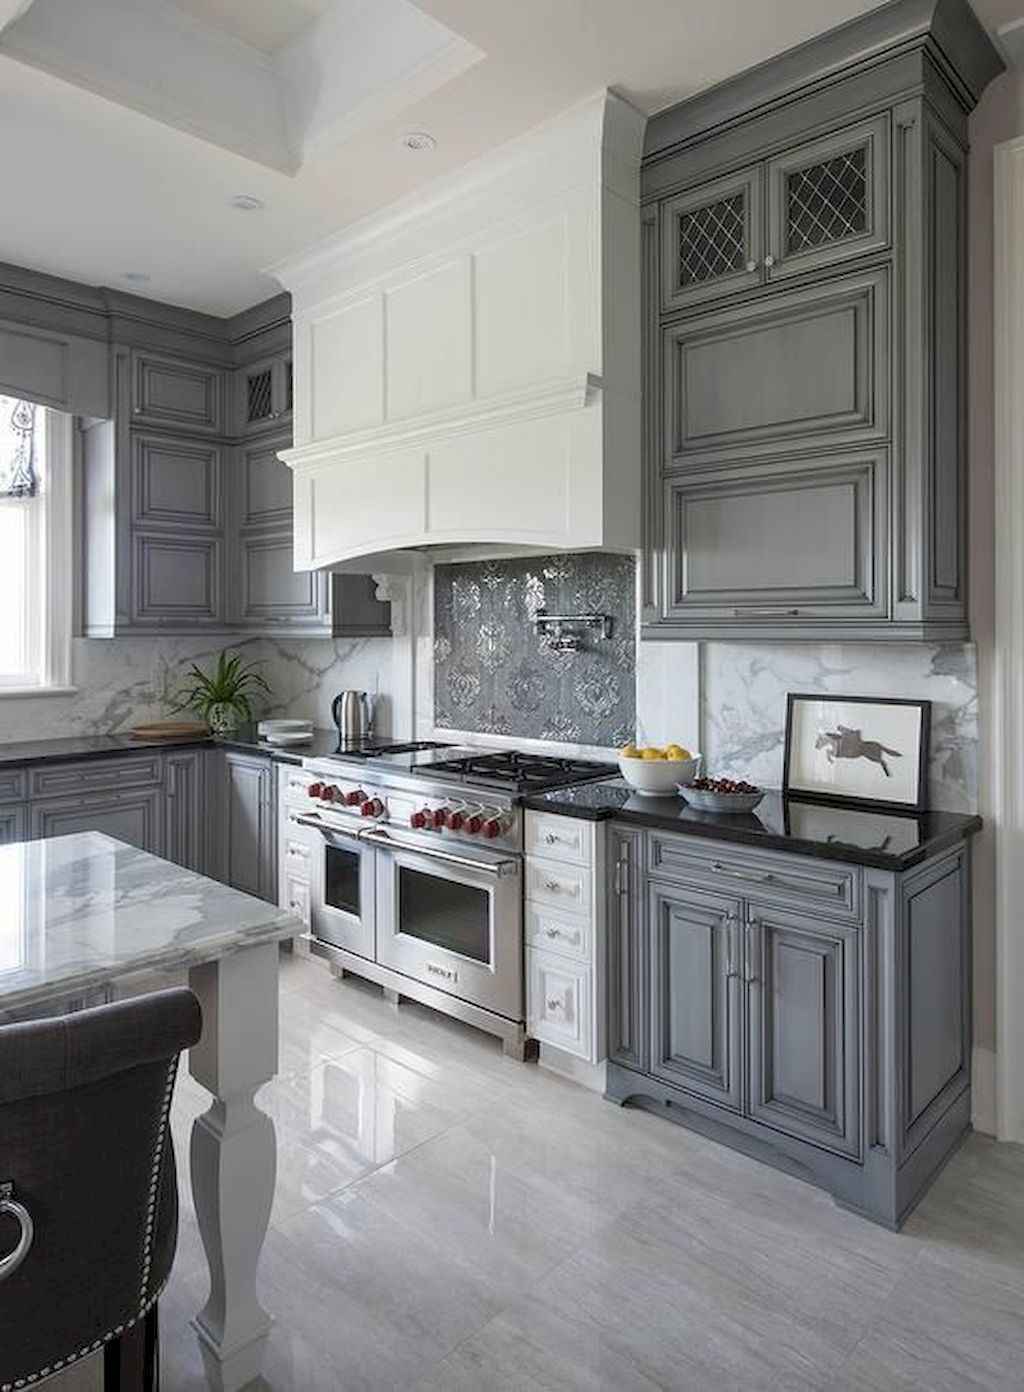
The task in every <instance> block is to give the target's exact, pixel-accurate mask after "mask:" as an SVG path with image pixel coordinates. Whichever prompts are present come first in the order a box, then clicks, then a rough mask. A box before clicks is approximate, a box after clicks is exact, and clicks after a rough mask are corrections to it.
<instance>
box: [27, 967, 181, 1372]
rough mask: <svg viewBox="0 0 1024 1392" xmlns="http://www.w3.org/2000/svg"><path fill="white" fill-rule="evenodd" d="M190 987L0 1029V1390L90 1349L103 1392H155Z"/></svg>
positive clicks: (171, 1243) (172, 1238)
mask: <svg viewBox="0 0 1024 1392" xmlns="http://www.w3.org/2000/svg"><path fill="white" fill-rule="evenodd" d="M201 1026H202V1016H201V1013H200V1009H199V1002H198V1001H197V1000H196V998H195V996H194V995H193V994H192V992H191V991H187V990H172V991H158V992H156V993H154V994H152V995H146V996H137V997H135V998H134V999H132V1000H127V1001H123V1002H118V1003H116V1004H114V1005H102V1006H99V1007H98V1008H97V1009H95V1010H83V1011H80V1012H78V1013H77V1014H73V1015H64V1016H60V1017H57V1018H53V1019H45V1020H36V1021H32V1022H30V1023H26V1024H13V1025H5V1026H3V1027H0V1392H22V1389H25V1388H31V1387H35V1386H37V1385H38V1384H39V1383H41V1382H44V1381H45V1380H46V1379H47V1378H49V1377H51V1376H52V1375H53V1374H54V1373H58V1372H61V1371H62V1370H63V1369H65V1368H67V1367H69V1366H70V1365H71V1364H73V1363H76V1362H77V1361H78V1360H79V1359H82V1358H85V1357H88V1356H89V1355H90V1354H92V1353H94V1352H97V1351H98V1350H99V1349H103V1350H104V1388H105V1392H141V1389H145V1390H146V1392H150V1389H155V1388H156V1387H157V1386H158V1383H159V1358H158V1349H157V1337H156V1334H157V1329H156V1308H157V1299H158V1297H159V1295H160V1292H161V1290H162V1289H163V1286H164V1283H165V1282H166V1280H167V1277H168V1275H169V1274H170V1269H171V1263H172V1261H173V1259H174V1249H175V1245H176V1243H177V1237H178V1185H177V1176H176V1172H175V1165H174V1151H173V1147H172V1145H171V1139H170V1131H169V1127H168V1114H169V1112H170V1106H171V1096H172V1093H173V1091H174V1079H175V1074H176V1072H177V1067H178V1056H179V1054H180V1053H181V1051H182V1049H187V1048H189V1047H190V1046H191V1045H193V1044H194V1043H195V1042H196V1041H197V1040H198V1038H199V1034H200V1030H201Z"/></svg>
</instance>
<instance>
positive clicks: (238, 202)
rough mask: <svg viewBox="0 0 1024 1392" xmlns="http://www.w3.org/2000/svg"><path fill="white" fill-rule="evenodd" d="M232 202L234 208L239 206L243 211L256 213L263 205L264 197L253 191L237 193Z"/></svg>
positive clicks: (240, 210)
mask: <svg viewBox="0 0 1024 1392" xmlns="http://www.w3.org/2000/svg"><path fill="white" fill-rule="evenodd" d="M230 202H231V206H232V208H237V209H238V211H239V212H241V213H255V212H258V211H259V209H260V208H262V207H263V199H262V198H257V197H256V195H255V194H252V193H236V194H235V196H234V197H233V198H232V199H231V200H230Z"/></svg>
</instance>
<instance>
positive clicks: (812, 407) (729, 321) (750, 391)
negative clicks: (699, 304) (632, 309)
mask: <svg viewBox="0 0 1024 1392" xmlns="http://www.w3.org/2000/svg"><path fill="white" fill-rule="evenodd" d="M663 360H664V373H665V381H664V407H663V409H664V412H665V462H666V465H667V467H669V468H681V467H684V466H687V467H688V466H691V465H697V464H716V463H718V462H720V461H722V460H724V459H726V458H750V457H751V456H753V455H754V454H758V455H761V454H770V453H790V452H792V451H794V450H796V449H801V450H807V451H811V450H814V449H824V448H829V449H831V448H833V447H835V446H839V445H855V444H864V443H865V442H876V441H879V440H882V439H884V438H885V437H886V436H887V435H888V433H889V363H890V350H889V273H888V271H887V270H885V269H884V268H881V269H878V270H872V271H863V272H860V273H858V274H853V275H848V276H845V277H844V278H843V279H841V280H830V281H825V282H823V283H819V284H815V285H810V286H801V287H799V288H796V287H791V288H789V289H787V290H785V291H782V292H780V293H779V294H777V295H773V296H770V297H768V298H766V299H760V300H757V301H754V302H753V303H748V304H742V305H732V306H730V307H729V308H728V309H716V310H714V311H713V312H708V313H702V314H695V315H691V316H690V317H689V318H687V319H686V320H684V321H683V322H682V323H677V324H673V325H672V326H671V327H670V328H667V329H665V330H664V334H663Z"/></svg>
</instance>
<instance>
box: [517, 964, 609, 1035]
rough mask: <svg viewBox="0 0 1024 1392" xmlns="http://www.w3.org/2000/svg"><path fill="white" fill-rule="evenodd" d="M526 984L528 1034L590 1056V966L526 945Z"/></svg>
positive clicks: (591, 1024)
mask: <svg viewBox="0 0 1024 1392" xmlns="http://www.w3.org/2000/svg"><path fill="white" fill-rule="evenodd" d="M526 983H527V984H526V1016H527V1021H526V1023H527V1030H528V1032H529V1033H530V1035H532V1037H533V1038H534V1039H539V1040H542V1041H543V1042H544V1043H545V1044H553V1045H555V1047H556V1048H558V1049H564V1050H565V1051H566V1052H567V1053H570V1054H576V1055H577V1056H578V1057H579V1058H585V1059H590V1056H591V1052H592V1049H591V1034H592V1026H593V1019H592V1007H591V992H590V968H589V967H586V966H580V965H576V964H574V963H573V962H570V961H569V960H568V959H567V958H565V957H558V956H556V955H555V954H554V953H550V952H541V951H538V950H537V949H536V948H528V949H527V953H526ZM591 1061H592V1062H593V1060H591Z"/></svg>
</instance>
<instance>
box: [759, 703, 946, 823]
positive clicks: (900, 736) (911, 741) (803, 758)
mask: <svg viewBox="0 0 1024 1392" xmlns="http://www.w3.org/2000/svg"><path fill="white" fill-rule="evenodd" d="M930 734H931V702H930V701H912V700H905V699H903V698H898V697H886V696H838V695H833V694H832V693H828V692H820V691H815V692H789V694H788V695H787V697H786V742H785V751H784V754H783V766H782V791H783V794H784V795H785V796H787V797H788V796H790V795H791V794H792V795H793V796H799V797H800V798H802V799H805V800H807V799H811V800H818V801H822V802H842V803H849V804H855V805H857V806H863V807H874V808H876V809H883V810H888V811H902V812H921V811H923V810H924V807H925V805H926V801H925V800H926V794H927V778H928V744H929V738H930Z"/></svg>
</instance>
